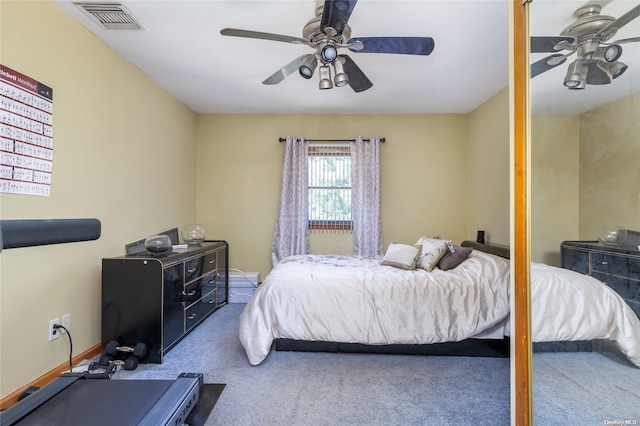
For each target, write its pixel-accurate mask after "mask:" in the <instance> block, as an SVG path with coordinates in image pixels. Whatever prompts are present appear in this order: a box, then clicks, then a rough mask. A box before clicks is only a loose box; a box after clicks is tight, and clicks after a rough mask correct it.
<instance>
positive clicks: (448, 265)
mask: <svg viewBox="0 0 640 426" xmlns="http://www.w3.org/2000/svg"><path fill="white" fill-rule="evenodd" d="M453 250H454V252H453V253H451V250H449V249H447V251H446V253H445V254H444V256H442V257H441V258H440V260H439V261H438V268H440V269H442V270H443V271H448V270H449V269H453V268H455V267H457V266H458V265H460V264H461V263H462V262H464V261H465V259H466V258H467V257H469V255H470V254H471V252H472V251H473V248H471V247H459V246H453Z"/></svg>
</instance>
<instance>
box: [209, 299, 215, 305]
mask: <svg viewBox="0 0 640 426" xmlns="http://www.w3.org/2000/svg"><path fill="white" fill-rule="evenodd" d="M207 303H208V304H210V305H213V304H214V303H216V301H215V299H209V301H208V302H207Z"/></svg>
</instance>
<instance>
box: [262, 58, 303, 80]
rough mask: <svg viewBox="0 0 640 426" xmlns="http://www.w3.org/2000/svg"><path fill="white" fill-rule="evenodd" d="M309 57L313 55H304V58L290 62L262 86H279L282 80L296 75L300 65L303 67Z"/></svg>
mask: <svg viewBox="0 0 640 426" xmlns="http://www.w3.org/2000/svg"><path fill="white" fill-rule="evenodd" d="M309 56H312V55H311V54H308V55H302V56H300V57H298V58H296V59H294V60H293V61H291V62H289V63H288V64H287V65H285V66H284V67H282V68H280V69H279V70H278V71H276V72H274V73H273V74H271V75H270V76H269V78H267V79H266V80H265V81H263V82H262V84H278V83H280V82H281V81H282V80H284V79H285V78H287V77H289V76H290V75H291V74H294V73H295V72H297V71H298V69H299V68H300V65H302V64H303V63H304V61H306V60H307V58H308V57H309Z"/></svg>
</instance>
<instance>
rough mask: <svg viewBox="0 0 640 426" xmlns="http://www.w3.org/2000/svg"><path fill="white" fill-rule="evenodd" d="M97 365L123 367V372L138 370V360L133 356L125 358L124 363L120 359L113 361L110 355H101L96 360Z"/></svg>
mask: <svg viewBox="0 0 640 426" xmlns="http://www.w3.org/2000/svg"><path fill="white" fill-rule="evenodd" d="M98 365H100V366H103V367H107V366H116V367H124V369H125V370H135V369H136V368H138V358H137V357H135V356H130V357H127V358H126V359H125V360H124V361H123V360H121V359H113V356H111V355H102V356H101V357H100V359H99V360H98Z"/></svg>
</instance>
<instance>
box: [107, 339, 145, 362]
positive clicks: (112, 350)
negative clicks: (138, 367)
mask: <svg viewBox="0 0 640 426" xmlns="http://www.w3.org/2000/svg"><path fill="white" fill-rule="evenodd" d="M120 352H121V353H126V354H132V355H133V356H135V357H136V358H142V357H143V356H145V355H146V354H147V345H145V344H144V343H136V345H135V346H134V347H131V346H122V345H120V343H118V342H117V341H116V340H111V341H110V342H109V343H107V344H106V345H105V347H104V351H103V353H104V354H106V355H112V356H115V355H117V354H118V353H120Z"/></svg>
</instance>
